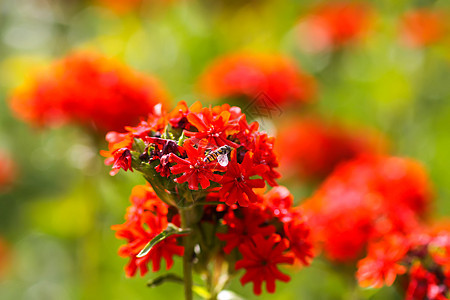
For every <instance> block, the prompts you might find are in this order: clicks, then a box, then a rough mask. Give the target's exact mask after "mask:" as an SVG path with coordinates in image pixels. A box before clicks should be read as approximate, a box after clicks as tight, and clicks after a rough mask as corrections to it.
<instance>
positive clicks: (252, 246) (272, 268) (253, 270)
mask: <svg viewBox="0 0 450 300" xmlns="http://www.w3.org/2000/svg"><path fill="white" fill-rule="evenodd" d="M287 247H288V246H287V245H286V242H285V241H284V240H282V239H281V238H280V236H279V235H276V234H272V235H271V236H269V238H267V239H265V238H264V236H263V235H260V234H258V235H254V236H253V237H252V239H251V240H248V241H246V242H244V243H243V244H241V246H240V247H239V251H240V252H241V253H242V257H243V258H242V259H241V260H239V261H237V262H236V266H235V268H236V270H239V269H245V271H246V273H245V274H244V276H242V278H241V283H242V284H243V285H245V284H246V283H248V282H253V292H254V293H255V294H256V295H260V294H261V286H262V283H263V282H264V281H265V282H266V289H267V291H268V292H269V293H274V292H275V281H276V280H281V281H283V282H288V281H289V280H290V277H289V276H288V275H286V274H283V273H281V272H280V270H278V267H277V265H278V264H293V263H294V258H293V257H292V256H289V255H285V254H283V252H284V251H285V250H286V249H287Z"/></svg>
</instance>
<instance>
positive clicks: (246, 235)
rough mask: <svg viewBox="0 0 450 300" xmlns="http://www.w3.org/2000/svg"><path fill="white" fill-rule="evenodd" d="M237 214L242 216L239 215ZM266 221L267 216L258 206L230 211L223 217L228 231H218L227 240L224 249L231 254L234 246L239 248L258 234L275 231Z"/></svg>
mask: <svg viewBox="0 0 450 300" xmlns="http://www.w3.org/2000/svg"><path fill="white" fill-rule="evenodd" d="M237 214H239V215H241V216H240V217H238V216H237ZM266 221H267V216H266V215H264V213H263V212H262V211H261V209H259V207H257V206H251V207H248V208H242V209H241V210H239V212H238V211H233V210H231V211H229V212H228V213H227V214H226V215H225V217H224V218H223V222H224V224H225V225H226V226H227V228H228V231H227V232H226V233H217V237H218V238H219V239H220V240H222V241H226V245H225V247H224V248H223V251H224V252H225V253H226V254H230V253H231V251H232V250H233V249H234V248H238V247H239V245H241V244H243V243H245V241H247V240H250V239H251V238H252V236H254V235H256V234H260V235H262V236H264V237H267V236H270V235H272V234H273V233H275V227H273V226H272V225H266V224H264V223H265V222H266Z"/></svg>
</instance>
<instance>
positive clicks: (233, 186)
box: [219, 151, 266, 207]
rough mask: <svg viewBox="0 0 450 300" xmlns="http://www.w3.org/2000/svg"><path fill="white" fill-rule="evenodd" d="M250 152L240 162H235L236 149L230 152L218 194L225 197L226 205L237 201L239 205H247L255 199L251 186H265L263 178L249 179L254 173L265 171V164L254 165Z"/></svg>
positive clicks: (258, 173) (259, 173)
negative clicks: (229, 158)
mask: <svg viewBox="0 0 450 300" xmlns="http://www.w3.org/2000/svg"><path fill="white" fill-rule="evenodd" d="M252 158H253V157H252V153H251V152H247V153H246V154H245V156H244V160H243V161H242V164H239V163H238V162H237V158H236V151H233V152H231V160H230V163H229V164H228V167H227V172H226V173H225V174H224V175H223V177H222V180H221V181H220V183H221V184H222V188H221V189H220V191H219V194H220V196H221V197H222V198H223V199H225V203H226V204H227V205H232V204H233V203H235V202H238V203H239V205H240V206H243V207H245V206H248V205H249V204H250V203H254V202H256V201H257V197H256V194H255V193H254V192H253V188H263V187H264V186H265V183H264V180H263V179H250V177H253V176H255V175H261V174H263V173H265V170H266V166H265V165H257V166H255V165H254V163H253V159H252Z"/></svg>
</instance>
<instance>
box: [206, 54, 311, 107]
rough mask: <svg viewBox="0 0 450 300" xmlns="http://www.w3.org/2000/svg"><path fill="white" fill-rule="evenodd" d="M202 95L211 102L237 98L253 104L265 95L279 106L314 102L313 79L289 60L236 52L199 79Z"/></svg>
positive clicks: (217, 63)
mask: <svg viewBox="0 0 450 300" xmlns="http://www.w3.org/2000/svg"><path fill="white" fill-rule="evenodd" d="M199 87H200V90H201V92H203V93H204V94H206V95H207V96H208V97H210V98H211V99H214V100H216V99H224V98H228V99H230V98H236V99H238V100H241V101H242V100H244V101H246V102H250V101H252V100H254V99H255V98H256V97H257V96H258V94H260V93H264V94H265V95H266V96H267V97H268V99H270V100H271V101H273V102H274V103H275V104H285V103H298V102H300V103H303V102H309V101H311V100H313V99H314V97H315V94H316V85H315V81H314V80H313V78H312V77H311V76H309V75H307V74H306V73H304V72H302V71H301V70H300V69H299V68H298V67H297V66H296V64H295V62H294V61H292V60H291V59H290V58H288V57H284V56H281V55H275V54H274V55H271V54H261V53H235V54H229V55H226V56H223V57H219V58H217V59H216V60H215V61H214V62H212V63H211V65H210V66H209V67H208V68H206V70H205V71H204V73H203V75H202V76H201V78H200V80H199Z"/></svg>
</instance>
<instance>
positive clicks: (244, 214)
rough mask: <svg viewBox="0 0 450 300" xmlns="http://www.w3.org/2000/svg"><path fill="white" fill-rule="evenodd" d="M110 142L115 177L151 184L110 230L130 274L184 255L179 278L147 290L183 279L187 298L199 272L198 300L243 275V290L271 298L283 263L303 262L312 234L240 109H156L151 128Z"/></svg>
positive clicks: (267, 148) (269, 143)
mask: <svg viewBox="0 0 450 300" xmlns="http://www.w3.org/2000/svg"><path fill="white" fill-rule="evenodd" d="M106 138H107V140H108V142H109V151H103V152H102V154H103V155H104V156H106V157H107V159H106V163H107V164H110V165H112V171H111V174H112V175H114V174H116V173H117V172H118V171H119V170H120V169H124V170H131V171H133V170H137V171H139V172H141V173H142V174H143V175H144V177H145V179H146V180H147V181H148V183H149V184H148V185H146V186H139V187H136V188H135V189H134V190H133V193H132V196H131V202H132V206H131V207H130V208H129V209H128V211H127V214H126V222H125V223H124V224H122V225H117V226H114V227H113V228H114V229H115V230H117V236H118V237H120V238H125V239H127V241H128V244H127V245H125V246H123V247H122V248H121V250H120V254H121V255H122V256H129V257H130V262H129V264H128V266H127V268H126V272H127V275H129V276H133V275H134V274H135V272H136V270H137V269H139V270H140V272H141V275H144V274H145V273H147V270H148V267H147V264H148V263H149V262H150V261H151V262H152V267H153V271H156V270H159V268H160V262H161V260H162V259H163V258H164V259H165V260H166V266H167V269H169V268H170V267H171V266H172V263H173V260H172V257H173V256H174V255H178V256H183V270H184V271H183V277H179V276H177V275H173V274H169V275H166V276H163V277H160V278H157V279H155V280H153V281H152V283H151V285H154V284H155V283H156V282H157V283H160V282H163V281H164V280H175V281H180V282H184V285H185V296H186V299H192V284H193V283H192V270H195V271H196V272H197V273H199V274H200V275H201V276H202V278H204V279H205V281H206V288H205V289H204V290H203V293H202V294H203V295H205V296H206V297H207V298H208V299H216V298H217V295H218V294H219V293H220V291H221V290H223V288H224V287H225V285H226V284H227V283H228V281H229V279H230V278H231V276H232V275H234V274H235V273H236V272H238V271H239V270H240V269H244V270H245V274H244V275H243V277H242V278H241V283H242V284H246V283H248V282H253V291H254V293H255V294H257V295H259V294H260V293H261V292H262V284H263V283H264V282H265V283H266V289H267V291H268V292H270V293H273V292H274V291H275V282H276V280H281V281H285V282H286V281H289V276H288V275H286V274H284V273H282V272H281V271H280V270H279V269H278V266H279V265H280V264H290V265H292V264H294V262H295V261H298V262H300V263H301V264H303V265H308V264H309V262H310V260H311V259H312V257H313V253H312V245H311V241H310V238H309V236H310V235H309V227H308V225H307V224H306V222H305V219H304V218H303V213H302V211H301V210H300V209H299V208H298V207H294V206H293V197H292V195H291V194H290V193H289V191H288V190H287V189H286V188H284V187H281V186H278V185H277V182H276V179H277V178H279V177H280V174H279V173H278V172H277V171H276V170H275V168H276V167H277V166H278V161H277V157H276V155H275V153H274V150H273V147H274V142H275V140H274V138H272V137H269V136H268V135H267V133H265V132H261V131H258V124H257V123H256V122H254V123H250V124H249V123H248V122H247V120H246V116H245V115H244V114H243V113H242V112H241V110H240V109H239V108H238V107H230V106H229V105H227V104H225V105H222V106H216V107H210V108H207V107H202V106H201V104H200V103H198V102H197V103H195V104H193V105H192V106H190V107H188V106H187V105H186V103H185V102H180V103H179V104H178V105H177V106H176V108H175V109H174V110H173V111H172V112H169V113H166V112H163V111H162V110H161V109H160V107H159V106H156V107H155V111H154V113H153V114H152V115H150V116H149V118H148V120H147V121H142V122H141V123H140V124H139V125H138V126H136V127H126V132H125V133H117V132H110V133H108V134H107V137H106ZM266 182H267V183H268V184H269V185H270V186H272V187H273V188H272V189H271V190H269V191H268V192H265V190H264V189H263V188H264V187H265V186H266ZM180 240H181V242H182V244H180ZM197 291H198V289H197Z"/></svg>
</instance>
